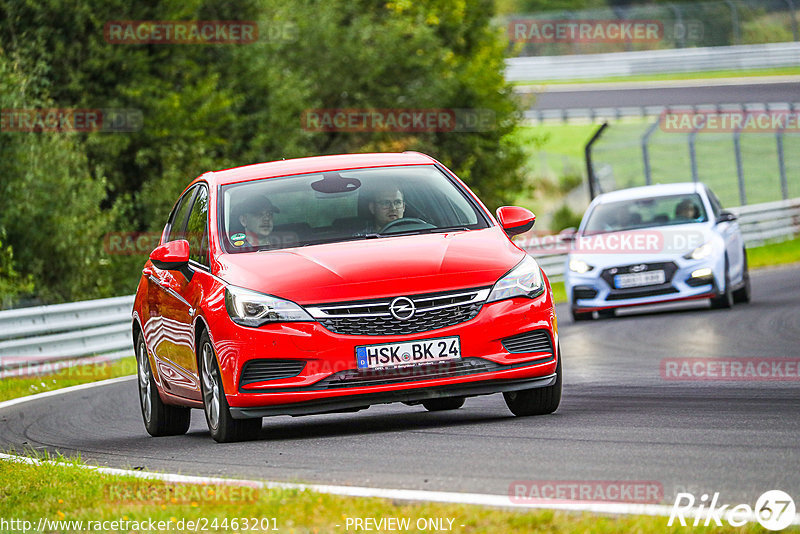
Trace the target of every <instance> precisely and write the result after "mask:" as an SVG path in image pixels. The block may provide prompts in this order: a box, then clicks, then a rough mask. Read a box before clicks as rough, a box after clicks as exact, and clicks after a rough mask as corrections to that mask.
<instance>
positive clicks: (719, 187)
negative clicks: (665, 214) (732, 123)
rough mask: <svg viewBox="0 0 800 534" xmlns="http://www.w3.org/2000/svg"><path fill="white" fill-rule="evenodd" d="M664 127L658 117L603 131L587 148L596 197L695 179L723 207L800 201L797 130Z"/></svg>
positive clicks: (799, 162)
mask: <svg viewBox="0 0 800 534" xmlns="http://www.w3.org/2000/svg"><path fill="white" fill-rule="evenodd" d="M715 117H720V115H715ZM706 119H708V120H711V119H710V118H708V117H706ZM663 126H664V117H663V115H662V117H655V118H651V119H649V120H642V121H636V122H616V123H613V124H611V125H610V127H608V128H606V130H605V132H603V135H602V136H601V137H600V138H599V139H598V140H597V142H595V144H594V145H593V147H592V167H593V171H594V174H595V192H596V193H602V192H608V191H613V190H616V189H623V188H628V187H636V186H641V185H647V184H656V183H674V182H687V181H693V180H695V181H701V182H704V183H705V184H707V185H708V186H709V187H711V189H712V190H714V192H716V194H717V196H719V197H720V200H721V201H722V203H723V204H724V205H725V206H742V205H746V204H756V203H762V202H770V201H774V200H781V199H787V198H797V197H800V131H798V129H797V128H792V129H789V130H786V129H780V128H777V129H770V128H766V129H764V130H762V131H752V130H750V129H748V128H731V129H724V128H717V129H716V130H713V131H712V130H711V129H709V128H700V129H698V128H689V129H688V130H687V131H671V130H670V129H668V128H664V127H663Z"/></svg>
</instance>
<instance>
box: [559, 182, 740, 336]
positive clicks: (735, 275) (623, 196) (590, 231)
mask: <svg viewBox="0 0 800 534" xmlns="http://www.w3.org/2000/svg"><path fill="white" fill-rule="evenodd" d="M567 239H568V240H570V241H571V249H570V253H569V254H568V256H567V264H566V269H565V273H566V275H565V285H566V290H567V297H568V299H569V304H570V309H571V312H572V317H573V319H575V320H576V321H580V320H585V319H591V318H592V317H593V312H598V315H599V316H601V317H604V316H613V315H614V313H615V310H616V309H617V308H622V307H627V306H638V305H643V304H653V303H659V302H670V301H679V300H689V299H710V301H711V306H712V308H730V307H732V306H733V304H734V302H749V301H750V277H749V275H748V271H747V255H746V252H745V248H744V239H743V238H742V232H741V230H740V229H739V224H738V223H737V221H736V216H735V215H734V214H733V213H730V212H728V211H724V210H723V209H722V206H721V205H720V202H719V200H718V199H717V197H716V196H715V195H714V193H713V192H712V191H711V190H710V189H709V188H708V187H707V186H705V185H704V184H702V183H679V184H665V185H651V186H645V187H636V188H632V189H624V190H620V191H614V192H610V193H605V194H602V195H600V196H598V197H597V198H595V199H594V200H593V201H592V203H591V204H590V205H589V207H588V209H587V210H586V213H585V214H584V216H583V219H582V221H581V224H580V227H579V228H578V230H577V231H576V232H575V233H574V234H571V235H569V236H568V237H567Z"/></svg>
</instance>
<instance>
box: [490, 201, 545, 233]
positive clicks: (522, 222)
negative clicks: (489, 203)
mask: <svg viewBox="0 0 800 534" xmlns="http://www.w3.org/2000/svg"><path fill="white" fill-rule="evenodd" d="M497 220H499V221H500V226H502V227H503V230H505V231H506V233H507V234H508V235H509V236H512V235H518V234H524V233H525V232H527V231H528V230H530V229H531V228H533V223H535V222H536V215H534V214H533V212H531V210H529V209H525V208H520V207H518V206H502V207H500V208H497Z"/></svg>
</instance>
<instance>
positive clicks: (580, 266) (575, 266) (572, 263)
mask: <svg viewBox="0 0 800 534" xmlns="http://www.w3.org/2000/svg"><path fill="white" fill-rule="evenodd" d="M592 269H594V267H592V266H591V265H589V264H588V263H586V262H585V261H583V260H569V270H570V271H572V272H574V273H578V274H583V273H588V272H589V271H591V270H592Z"/></svg>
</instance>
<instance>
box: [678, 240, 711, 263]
mask: <svg viewBox="0 0 800 534" xmlns="http://www.w3.org/2000/svg"><path fill="white" fill-rule="evenodd" d="M713 251H714V247H713V246H712V245H711V243H710V242H709V243H703V244H702V245H700V246H699V247H697V248H696V249H694V250H693V251H691V252H690V253H688V254H686V255H685V256H684V258H686V259H687V260H702V259H703V258H706V257H708V255H709V254H711V252H713Z"/></svg>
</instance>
